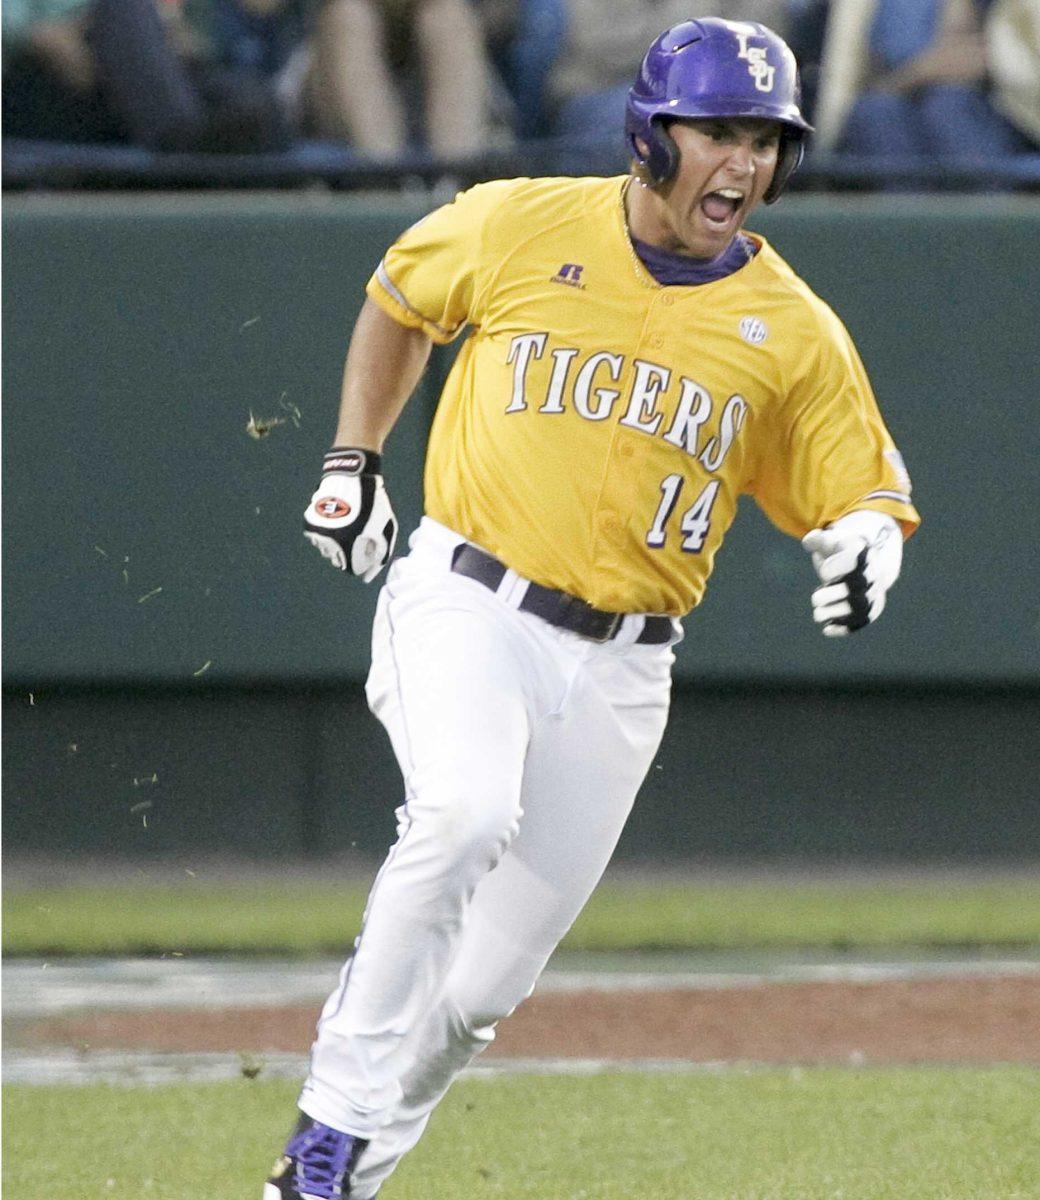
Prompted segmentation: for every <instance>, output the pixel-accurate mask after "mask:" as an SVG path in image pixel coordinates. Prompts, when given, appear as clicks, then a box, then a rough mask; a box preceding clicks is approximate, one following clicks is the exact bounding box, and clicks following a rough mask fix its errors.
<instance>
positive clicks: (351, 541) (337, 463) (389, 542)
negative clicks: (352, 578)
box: [303, 446, 397, 583]
mask: <svg viewBox="0 0 1040 1200" xmlns="http://www.w3.org/2000/svg"><path fill="white" fill-rule="evenodd" d="M381 466H382V463H381V460H380V457H379V455H378V454H376V453H375V452H374V451H372V450H356V449H353V448H351V447H344V446H337V447H335V448H333V449H332V450H330V451H329V452H328V454H326V455H325V464H324V467H323V470H322V477H321V483H320V484H319V485H318V490H317V491H316V492H315V493H314V495H313V496H311V502H310V504H308V505H307V511H306V513H304V516H303V536H304V537H305V538H306V539H307V541H309V542H310V543H311V545H312V546H316V547H317V549H318V550H320V551H321V553H322V555H323V556H324V557H325V558H327V559H328V560H329V562H331V563H332V565H333V566H335V567H339V569H340V570H341V571H347V572H349V573H350V574H351V575H359V576H360V577H361V578H362V579H363V580H364V581H365V583H371V582H372V580H373V579H375V577H376V576H377V575H378V574H379V572H380V571H381V570H382V569H383V567H384V565H385V564H386V563H387V561H388V560H389V558H390V555H391V554H393V552H394V543H395V542H396V541H397V518H396V517H395V516H394V510H393V509H392V508H391V507H390V499H389V497H388V496H387V494H386V488H385V487H384V486H383V476H382V474H381V473H380V469H381Z"/></svg>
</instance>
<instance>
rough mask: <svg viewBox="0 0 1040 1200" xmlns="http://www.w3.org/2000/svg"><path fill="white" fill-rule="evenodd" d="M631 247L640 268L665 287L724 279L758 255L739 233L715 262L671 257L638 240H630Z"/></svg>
mask: <svg viewBox="0 0 1040 1200" xmlns="http://www.w3.org/2000/svg"><path fill="white" fill-rule="evenodd" d="M632 246H633V248H634V249H635V252H636V254H638V255H639V261H640V262H641V263H642V264H643V266H644V267H646V269H647V270H648V271H649V272H650V274H651V275H652V276H653V277H654V278H655V279H656V280H657V282H658V283H660V284H662V285H664V286H665V287H669V286H675V285H678V286H681V287H695V286H696V285H697V284H701V283H712V282H714V281H715V280H716V279H724V278H725V277H726V276H727V275H732V274H733V272H734V271H739V270H740V268H741V267H743V266H746V265H747V264H748V263H749V262H750V261H751V260H752V259H753V258H754V257H755V255H756V254H757V253H758V247H757V246H756V245H755V243H754V242H753V241H752V240H751V239H750V238H749V237H747V236H745V235H744V234H743V233H738V234H737V236H736V237H735V238H734V239H733V241H732V242H730V244H729V245H728V246H727V247H726V249H725V250H723V252H722V253H721V254H720V255H718V256H717V257H716V258H689V257H687V256H686V255H685V254H673V253H672V251H671V250H662V249H661V247H660V246H651V245H650V244H649V243H647V242H641V241H639V239H638V238H632Z"/></svg>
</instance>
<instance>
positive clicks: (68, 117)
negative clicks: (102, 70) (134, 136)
mask: <svg viewBox="0 0 1040 1200" xmlns="http://www.w3.org/2000/svg"><path fill="white" fill-rule="evenodd" d="M89 9H90V5H89V3H88V0H5V2H4V5H3V9H2V21H3V65H4V74H3V131H4V134H5V136H11V137H23V138H45V139H48V140H51V141H68V142H108V141H116V140H121V139H122V137H123V129H122V126H121V124H120V123H119V122H118V120H117V119H116V117H115V115H114V114H113V112H112V110H111V108H110V107H109V105H108V104H107V103H106V101H105V98H104V96H103V95H102V93H101V89H100V86H99V83H98V73H97V69H96V66H95V63H94V55H93V52H92V51H91V49H90V46H89V45H88V42H87V25H88V18H89Z"/></svg>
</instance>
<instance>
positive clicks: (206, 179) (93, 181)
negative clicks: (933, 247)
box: [3, 138, 1040, 192]
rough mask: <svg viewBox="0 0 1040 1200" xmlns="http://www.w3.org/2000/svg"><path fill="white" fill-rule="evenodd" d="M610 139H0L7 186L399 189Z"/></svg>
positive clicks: (616, 153) (482, 174) (827, 183)
mask: <svg viewBox="0 0 1040 1200" xmlns="http://www.w3.org/2000/svg"><path fill="white" fill-rule="evenodd" d="M626 166H627V164H626V160H625V156H624V153H623V150H622V149H621V148H620V146H619V145H618V144H617V143H616V142H614V141H610V142H604V143H591V144H580V145H579V144H575V143H574V142H570V141H561V140H555V139H542V140H540V141H535V142H526V143H522V144H519V145H516V146H512V147H509V148H506V149H495V150H489V151H487V152H486V153H484V154H481V155H480V156H478V157H474V158H466V159H461V160H454V161H445V160H443V159H437V158H434V157H432V156H431V155H429V154H426V153H423V152H420V151H411V152H408V153H406V154H404V155H402V156H400V157H395V158H393V159H375V158H366V157H364V156H362V155H359V154H357V153H356V152H355V151H353V150H351V149H350V148H349V147H347V146H344V145H342V144H340V143H335V142H314V141H301V142H298V143H297V144H296V145H294V146H293V147H291V148H290V149H289V150H288V151H285V152H282V153H279V154H249V155H246V154H221V155H218V154H201V153H200V154H167V153H160V152H156V151H151V150H146V149H143V148H140V147H136V146H123V145H105V146H98V145H89V146H88V145H72V144H66V143H59V142H40V141H24V140H17V139H11V138H7V139H4V142H3V186H4V187H5V188H9V189H14V188H17V189H33V188H46V189H64V188H169V187H229V188H236V187H297V186H305V185H307V184H313V183H321V184H325V185H328V186H329V187H332V188H336V189H342V190H352V189H362V188H373V187H386V188H400V187H405V186H414V185H415V184H416V183H420V184H422V183H427V184H432V183H436V182H437V181H439V180H443V179H445V178H450V179H452V180H454V181H457V182H458V183H459V184H460V185H466V184H468V183H475V182H477V181H479V180H483V179H492V178H505V177H510V176H517V175H551V174H557V175H576V174H612V173H614V172H618V171H623V170H625V169H626ZM792 186H793V187H795V188H797V189H799V190H803V191H804V190H846V189H854V190H873V189H876V188H878V187H885V188H898V189H903V190H911V189H919V190H923V191H945V190H955V191H983V192H984V191H994V190H999V191H1006V190H1015V191H1040V152H1038V153H1035V154H1023V155H1019V156H1017V157H1014V158H999V159H992V160H979V159H943V160H934V161H922V160H921V159H917V158H892V157H886V158H853V157H849V156H844V155H833V154H832V155H824V154H810V155H809V156H808V157H807V159H806V162H805V164H804V165H803V167H802V169H801V170H800V172H799V173H798V175H796V176H795V178H794V181H793V183H792Z"/></svg>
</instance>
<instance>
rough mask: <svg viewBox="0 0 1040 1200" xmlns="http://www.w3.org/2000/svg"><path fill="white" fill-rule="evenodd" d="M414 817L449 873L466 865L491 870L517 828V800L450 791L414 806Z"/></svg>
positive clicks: (489, 792)
mask: <svg viewBox="0 0 1040 1200" xmlns="http://www.w3.org/2000/svg"><path fill="white" fill-rule="evenodd" d="M412 807H413V806H412V805H409V808H410V809H411V808H412ZM413 815H414V819H415V820H416V822H417V823H418V824H419V825H420V826H421V827H422V831H423V833H424V834H425V836H426V838H427V839H428V840H429V841H430V842H431V844H432V845H433V846H435V848H436V850H437V854H438V857H439V858H440V859H441V861H442V862H443V863H444V864H445V865H446V867H447V868H448V869H452V870H455V869H459V868H464V867H465V866H467V865H469V864H473V865H476V866H477V867H479V868H480V869H481V870H485V871H486V870H490V868H491V867H493V866H494V865H495V863H497V862H498V860H499V859H500V858H501V857H502V855H503V853H504V852H505V850H506V847H507V846H508V845H509V843H510V842H511V841H512V840H513V838H514V837H516V834H517V832H518V830H519V828H520V802H519V799H518V798H517V797H515V796H511V795H508V794H506V793H505V792H499V793H497V794H496V793H495V792H494V791H492V790H486V791H482V790H479V789H477V790H470V789H468V788H467V789H465V790H463V789H459V788H456V789H452V791H451V792H449V793H446V794H442V795H441V796H440V797H439V798H438V799H437V800H436V801H434V802H432V803H428V804H420V805H416V806H415V813H414V814H413Z"/></svg>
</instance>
